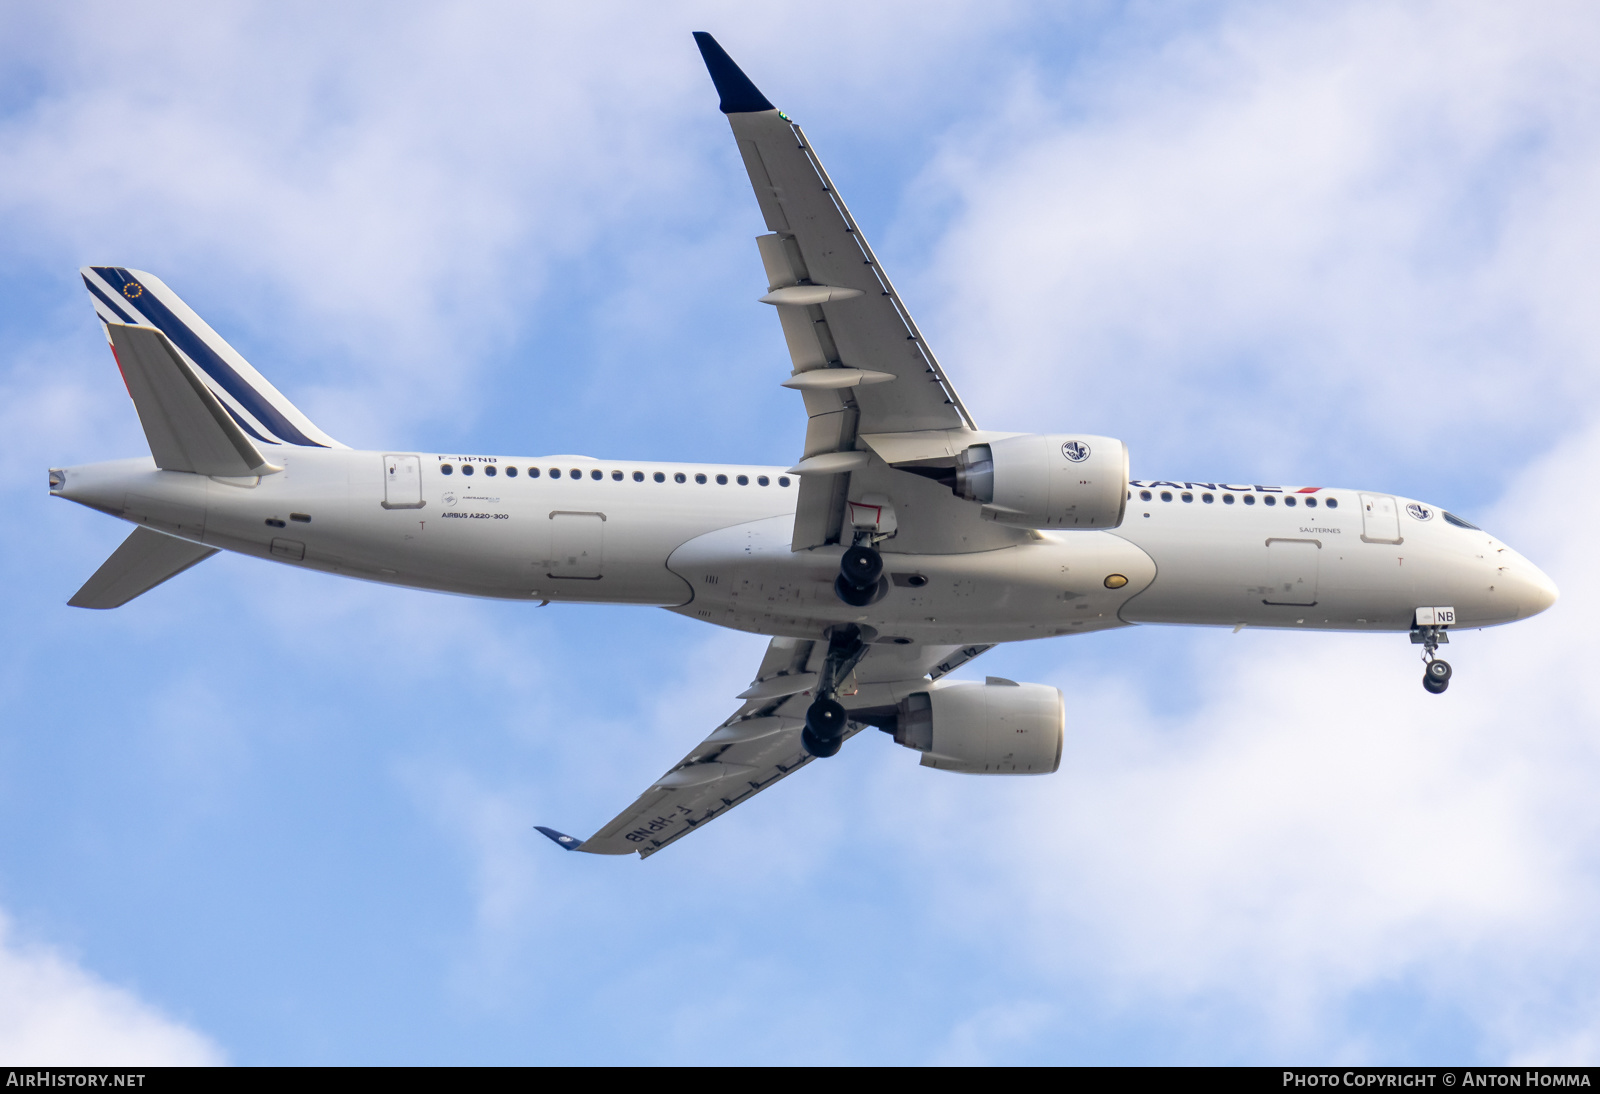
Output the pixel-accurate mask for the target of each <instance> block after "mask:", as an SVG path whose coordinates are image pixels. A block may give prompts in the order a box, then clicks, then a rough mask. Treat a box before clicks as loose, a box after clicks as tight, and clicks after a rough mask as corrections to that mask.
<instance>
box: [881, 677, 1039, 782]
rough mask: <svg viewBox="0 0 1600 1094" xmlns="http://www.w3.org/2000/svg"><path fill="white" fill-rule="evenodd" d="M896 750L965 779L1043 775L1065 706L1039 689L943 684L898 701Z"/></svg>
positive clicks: (995, 682)
mask: <svg viewBox="0 0 1600 1094" xmlns="http://www.w3.org/2000/svg"><path fill="white" fill-rule="evenodd" d="M897 714H898V717H897V719H896V722H895V733H894V739H895V743H896V744H901V745H904V746H905V747H907V748H911V749H915V750H916V751H918V752H920V753H922V766H923V767H936V768H939V769H940V770H942V771H961V772H965V773H967V774H969V775H1048V774H1050V773H1051V772H1052V771H1054V770H1055V769H1056V768H1058V767H1060V766H1061V746H1062V743H1063V742H1064V741H1065V739H1066V721H1067V715H1066V704H1065V703H1064V702H1063V701H1062V698H1061V692H1059V691H1057V690H1056V689H1055V688H1052V687H1047V686H1045V685H1044V684H1017V683H1013V682H1012V681H1010V680H1002V679H1000V678H998V677H994V676H991V677H989V679H988V682H986V683H982V684H976V683H951V684H946V685H945V686H944V687H934V688H930V689H928V690H927V691H919V692H915V693H913V694H911V695H908V696H906V698H904V699H902V700H901V701H900V706H899V709H898V711H897Z"/></svg>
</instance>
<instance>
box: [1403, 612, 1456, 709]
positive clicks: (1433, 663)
mask: <svg viewBox="0 0 1600 1094" xmlns="http://www.w3.org/2000/svg"><path fill="white" fill-rule="evenodd" d="M1449 642H1450V636H1449V635H1448V634H1446V633H1445V629H1444V628H1443V627H1412V628H1411V643H1412V645H1415V646H1421V647H1422V686H1423V688H1424V690H1426V691H1427V692H1428V693H1429V694H1431V695H1438V694H1440V693H1441V692H1443V691H1444V689H1445V688H1447V687H1449V686H1450V676H1451V669H1450V662H1448V661H1444V660H1441V659H1440V658H1438V657H1436V656H1434V654H1435V652H1436V651H1437V650H1438V649H1439V646H1440V645H1441V644H1446V645H1448V644H1449Z"/></svg>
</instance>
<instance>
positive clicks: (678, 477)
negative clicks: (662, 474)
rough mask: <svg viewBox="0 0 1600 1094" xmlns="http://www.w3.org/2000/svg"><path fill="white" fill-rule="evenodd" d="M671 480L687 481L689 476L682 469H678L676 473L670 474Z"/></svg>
mask: <svg viewBox="0 0 1600 1094" xmlns="http://www.w3.org/2000/svg"><path fill="white" fill-rule="evenodd" d="M672 481H673V482H688V481H689V477H688V476H687V475H685V474H684V473H683V472H682V471H679V472H678V473H677V474H676V475H673V476H672Z"/></svg>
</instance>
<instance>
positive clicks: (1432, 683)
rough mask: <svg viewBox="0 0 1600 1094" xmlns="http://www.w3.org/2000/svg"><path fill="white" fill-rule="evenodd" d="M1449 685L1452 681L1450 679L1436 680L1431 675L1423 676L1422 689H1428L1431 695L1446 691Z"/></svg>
mask: <svg viewBox="0 0 1600 1094" xmlns="http://www.w3.org/2000/svg"><path fill="white" fill-rule="evenodd" d="M1449 686H1450V681H1449V680H1448V679H1444V680H1435V679H1434V678H1433V677H1431V676H1424V677H1423V678H1422V690H1424V691H1426V692H1427V693H1428V694H1430V695H1442V694H1443V693H1444V689H1445V688H1447V687H1449Z"/></svg>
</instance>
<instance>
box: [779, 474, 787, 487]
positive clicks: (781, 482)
mask: <svg viewBox="0 0 1600 1094" xmlns="http://www.w3.org/2000/svg"><path fill="white" fill-rule="evenodd" d="M778 485H779V486H788V485H789V478H788V476H787V475H779V476H778Z"/></svg>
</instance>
